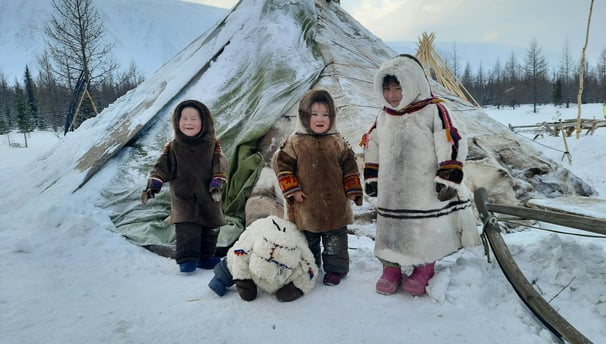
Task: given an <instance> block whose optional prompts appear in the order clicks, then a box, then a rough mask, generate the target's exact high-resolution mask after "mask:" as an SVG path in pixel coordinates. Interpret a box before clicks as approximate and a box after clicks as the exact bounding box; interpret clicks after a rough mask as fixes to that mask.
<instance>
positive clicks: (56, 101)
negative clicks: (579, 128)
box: [0, 0, 606, 145]
mask: <svg viewBox="0 0 606 344" xmlns="http://www.w3.org/2000/svg"><path fill="white" fill-rule="evenodd" d="M51 3H52V8H53V14H52V16H51V19H50V21H49V22H48V23H47V24H46V25H45V26H44V32H45V35H46V37H47V39H48V46H47V47H46V49H45V50H44V52H43V53H42V54H41V55H40V56H38V58H37V62H38V67H39V70H40V72H39V74H38V76H37V77H36V78H34V77H33V76H32V75H31V72H30V69H29V67H28V66H25V70H24V73H23V79H22V80H16V81H15V82H14V83H13V84H10V83H9V82H8V80H6V77H5V76H4V75H3V74H2V73H1V72H0V134H6V133H10V132H11V131H12V130H18V131H19V132H21V133H23V134H24V137H25V142H26V143H25V144H26V145H27V135H26V134H27V133H29V132H31V131H33V130H36V129H40V130H48V129H52V130H53V131H56V132H60V131H61V130H62V129H65V128H69V129H70V130H73V129H75V128H77V127H78V126H79V125H80V123H82V122H83V121H84V120H86V119H88V118H91V117H93V116H95V115H96V113H97V111H100V110H101V109H103V108H105V107H106V106H107V105H109V104H111V103H112V102H114V101H115V100H116V99H117V98H119V97H120V96H122V95H123V94H125V93H126V92H127V91H129V90H130V89H132V88H134V87H136V86H137V85H138V84H139V83H141V82H142V81H143V77H142V76H141V75H140V74H139V73H138V72H137V68H136V65H135V64H134V63H133V64H131V65H130V66H129V68H128V69H127V70H126V71H122V72H120V71H118V65H117V63H116V62H115V61H114V60H113V59H112V56H111V49H112V47H113V44H112V43H107V42H106V41H105V39H104V27H103V21H102V17H101V16H100V15H99V13H98V12H97V11H96V9H95V8H94V7H93V5H92V0H51ZM445 61H446V64H447V65H448V67H449V68H450V70H451V71H452V72H453V74H454V76H455V78H456V79H457V80H458V82H459V83H460V84H461V85H463V86H464V88H465V89H466V90H467V91H468V92H469V93H470V94H471V96H472V97H473V98H474V99H475V100H476V101H477V102H478V103H479V104H480V105H481V106H497V107H501V106H510V107H515V106H517V105H520V104H534V105H535V111H536V106H537V105H539V104H548V103H553V104H555V105H562V104H565V105H566V106H568V105H569V104H570V103H571V102H572V103H576V100H577V93H578V89H579V76H580V72H579V71H580V70H579V66H578V62H576V61H575V60H574V59H573V57H572V53H571V51H570V49H569V48H568V45H567V44H564V47H563V50H562V57H561V59H560V63H559V65H558V66H556V67H553V68H552V67H550V66H549V64H548V63H547V61H546V59H545V57H544V56H543V54H542V52H541V48H540V47H539V45H538V43H537V42H536V40H532V41H531V42H530V44H529V48H528V50H527V51H526V55H525V56H524V57H522V59H521V60H520V59H519V58H518V57H517V56H515V54H514V53H513V52H512V53H511V55H510V56H508V57H507V58H506V59H504V60H503V61H501V60H500V58H498V59H497V60H496V62H495V63H494V65H493V67H492V68H490V69H486V70H485V69H484V67H483V66H482V65H480V66H479V67H478V69H477V70H476V71H475V72H474V71H473V70H472V67H471V65H470V64H469V63H467V64H466V65H465V68H461V66H460V65H461V62H460V61H458V59H457V54H456V48H455V49H454V51H453V54H452V55H451V56H449V57H448V58H446V59H445ZM583 79H584V80H583V82H584V91H583V97H582V101H583V103H597V102H604V101H606V49H604V50H603V51H602V53H601V54H600V57H599V60H598V61H597V62H595V63H594V64H591V63H589V62H586V65H585V73H583ZM81 80H84V81H85V82H84V84H83V86H82V87H84V89H81V90H79V91H80V92H76V89H75V88H76V87H79V86H78V85H79V82H80V81H81ZM76 94H77V95H78V97H75V95H76ZM83 94H86V97H83ZM74 105H75V108H76V109H77V113H76V114H75V116H72V117H71V118H70V117H68V115H69V114H70V111H72V112H73V108H74ZM71 115H74V113H71ZM70 121H71V122H70ZM68 122H69V123H68Z"/></svg>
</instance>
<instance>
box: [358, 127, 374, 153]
mask: <svg viewBox="0 0 606 344" xmlns="http://www.w3.org/2000/svg"><path fill="white" fill-rule="evenodd" d="M376 127H377V121H376V120H375V121H374V122H373V123H372V125H371V126H370V128H369V129H368V131H367V132H366V133H364V135H362V139H361V140H360V143H359V146H360V147H363V148H364V149H366V148H368V141H370V133H371V132H372V131H373V130H374V129H375V128H376Z"/></svg>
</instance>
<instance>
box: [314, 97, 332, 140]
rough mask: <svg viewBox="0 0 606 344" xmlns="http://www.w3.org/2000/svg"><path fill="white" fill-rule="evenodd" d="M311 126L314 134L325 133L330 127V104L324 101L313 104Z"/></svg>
mask: <svg viewBox="0 0 606 344" xmlns="http://www.w3.org/2000/svg"><path fill="white" fill-rule="evenodd" d="M309 128H310V129H311V131H313V132H314V134H324V133H326V132H327V131H328V129H330V115H329V113H328V106H326V104H324V103H313V104H311V118H310V119H309Z"/></svg>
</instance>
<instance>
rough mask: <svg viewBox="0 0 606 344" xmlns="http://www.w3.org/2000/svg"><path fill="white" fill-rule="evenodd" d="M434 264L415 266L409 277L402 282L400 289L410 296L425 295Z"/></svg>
mask: <svg viewBox="0 0 606 344" xmlns="http://www.w3.org/2000/svg"><path fill="white" fill-rule="evenodd" d="M434 266H435V262H433V263H429V264H425V265H419V266H415V267H414V270H413V271H412V274H411V275H410V277H408V278H407V279H405V280H404V282H402V289H404V291H405V292H407V293H409V294H410V295H412V296H420V295H423V294H425V292H426V290H425V287H427V284H428V282H429V279H430V278H432V277H433V274H434Z"/></svg>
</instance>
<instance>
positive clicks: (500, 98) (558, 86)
mask: <svg viewBox="0 0 606 344" xmlns="http://www.w3.org/2000/svg"><path fill="white" fill-rule="evenodd" d="M572 55H573V54H572V52H571V51H570V49H569V47H568V44H567V43H565V44H564V47H563V49H562V55H561V57H560V61H559V65H557V66H553V67H551V66H550V65H549V63H548V62H547V60H546V58H545V56H544V55H543V54H542V52H541V48H540V47H539V44H538V43H537V41H536V40H534V39H533V40H532V41H531V42H530V44H529V47H528V49H527V50H526V54H525V56H523V57H521V58H518V57H517V56H516V55H515V54H514V53H513V52H512V53H511V55H509V56H508V57H507V58H506V59H505V60H503V61H501V59H500V58H497V60H496V62H495V63H494V65H493V67H492V68H491V69H484V67H483V66H482V65H480V66H479V67H478V69H477V71H476V72H475V73H474V72H473V71H472V68H471V66H470V65H469V63H467V64H466V65H465V68H463V69H462V68H461V67H460V64H461V63H460V62H459V61H457V57H456V56H457V55H456V49H454V52H453V53H452V54H451V56H450V58H448V59H445V61H446V64H447V65H448V67H449V68H450V70H451V71H452V72H453V74H454V76H455V78H456V79H457V80H458V81H459V83H460V84H461V85H463V86H464V88H465V89H466V90H467V91H468V92H469V93H470V94H471V95H472V96H473V98H474V99H475V100H476V101H477V102H478V103H479V104H480V105H482V106H497V107H501V106H510V107H516V106H518V105H520V104H533V105H534V107H535V112H536V106H537V105H540V104H549V103H551V104H554V105H565V106H569V104H570V103H575V104H576V103H577V94H578V90H579V82H580V80H579V78H580V74H581V73H580V65H579V62H577V61H575V59H574V58H573V57H572ZM583 83H584V87H583V94H582V102H583V103H601V102H605V101H606V49H604V50H602V52H601V54H600V56H599V59H598V61H596V62H595V63H594V64H591V63H590V62H589V61H587V62H586V63H585V73H583Z"/></svg>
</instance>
